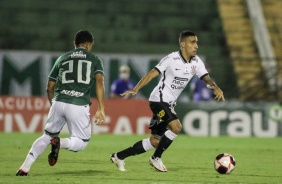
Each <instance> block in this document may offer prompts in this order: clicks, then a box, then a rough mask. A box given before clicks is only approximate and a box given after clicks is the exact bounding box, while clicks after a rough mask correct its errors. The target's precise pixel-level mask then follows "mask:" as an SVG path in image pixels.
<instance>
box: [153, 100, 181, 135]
mask: <svg viewBox="0 0 282 184" xmlns="http://www.w3.org/2000/svg"><path fill="white" fill-rule="evenodd" d="M149 104H150V109H151V111H152V112H153V117H152V119H151V122H150V125H149V129H151V134H152V135H155V136H157V137H161V136H162V135H163V134H164V133H165V131H166V130H167V125H168V124H169V123H170V122H171V121H173V120H176V119H178V117H177V116H176V114H175V113H173V112H172V109H171V108H172V107H171V106H170V105H169V104H168V103H166V102H149Z"/></svg>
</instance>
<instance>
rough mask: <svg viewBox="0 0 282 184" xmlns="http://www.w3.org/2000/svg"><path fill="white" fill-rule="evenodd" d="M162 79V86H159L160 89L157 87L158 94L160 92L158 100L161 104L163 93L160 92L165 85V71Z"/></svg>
mask: <svg viewBox="0 0 282 184" xmlns="http://www.w3.org/2000/svg"><path fill="white" fill-rule="evenodd" d="M163 75H164V78H163V80H162V82H163V85H161V86H160V87H159V92H160V100H161V102H163V93H162V90H163V89H164V87H165V83H164V81H165V71H164V74H163Z"/></svg>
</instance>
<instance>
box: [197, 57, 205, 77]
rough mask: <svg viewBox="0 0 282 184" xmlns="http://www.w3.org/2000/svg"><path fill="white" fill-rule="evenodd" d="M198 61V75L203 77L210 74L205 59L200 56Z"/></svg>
mask: <svg viewBox="0 0 282 184" xmlns="http://www.w3.org/2000/svg"><path fill="white" fill-rule="evenodd" d="M198 62H199V64H198V66H199V67H198V70H197V73H196V75H197V76H198V77H199V78H200V79H203V78H204V77H205V76H206V75H208V71H207V69H206V67H205V65H204V63H203V61H202V60H201V59H200V58H198Z"/></svg>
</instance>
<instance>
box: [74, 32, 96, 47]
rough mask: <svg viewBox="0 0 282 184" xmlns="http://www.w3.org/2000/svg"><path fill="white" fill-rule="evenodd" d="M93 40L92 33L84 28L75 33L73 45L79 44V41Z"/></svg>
mask: <svg viewBox="0 0 282 184" xmlns="http://www.w3.org/2000/svg"><path fill="white" fill-rule="evenodd" d="M93 40H94V38H93V36H92V34H91V33H90V32H89V31H86V30H80V31H78V32H77V33H76V34H75V37H74V43H75V45H77V46H78V45H79V44H81V43H86V42H90V43H92V42H93Z"/></svg>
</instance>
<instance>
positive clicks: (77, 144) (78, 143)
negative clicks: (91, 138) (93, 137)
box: [68, 137, 88, 152]
mask: <svg viewBox="0 0 282 184" xmlns="http://www.w3.org/2000/svg"><path fill="white" fill-rule="evenodd" d="M87 145H88V142H84V141H83V140H82V139H79V138H77V137H70V144H69V147H68V150H70V151H75V152H76V151H81V150H83V149H85V148H86V146H87Z"/></svg>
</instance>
